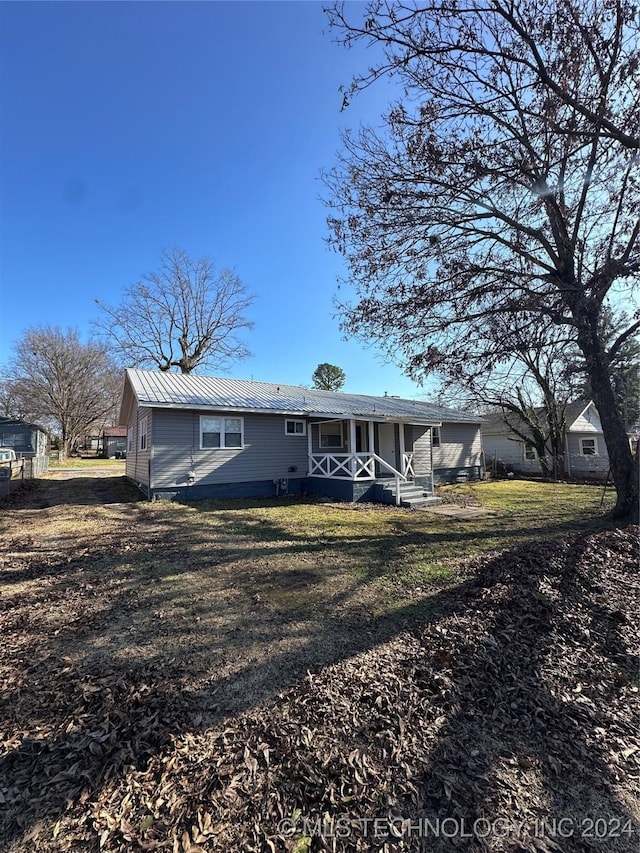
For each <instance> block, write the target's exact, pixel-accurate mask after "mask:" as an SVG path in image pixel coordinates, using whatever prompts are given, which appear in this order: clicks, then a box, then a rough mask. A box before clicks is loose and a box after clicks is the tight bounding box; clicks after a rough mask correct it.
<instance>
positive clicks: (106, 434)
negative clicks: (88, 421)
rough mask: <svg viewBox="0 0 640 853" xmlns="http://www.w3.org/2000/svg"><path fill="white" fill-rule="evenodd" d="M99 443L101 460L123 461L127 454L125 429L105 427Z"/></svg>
mask: <svg viewBox="0 0 640 853" xmlns="http://www.w3.org/2000/svg"><path fill="white" fill-rule="evenodd" d="M101 442H102V444H101V446H102V457H103V459H124V458H125V456H126V453H127V428H126V427H105V428H104V429H103V430H102V439H101Z"/></svg>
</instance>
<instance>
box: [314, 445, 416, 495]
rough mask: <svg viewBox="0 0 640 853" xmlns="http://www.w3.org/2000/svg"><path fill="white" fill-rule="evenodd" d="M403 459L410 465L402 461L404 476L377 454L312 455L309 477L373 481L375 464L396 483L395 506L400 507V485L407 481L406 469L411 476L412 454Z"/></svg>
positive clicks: (407, 454) (406, 454)
mask: <svg viewBox="0 0 640 853" xmlns="http://www.w3.org/2000/svg"><path fill="white" fill-rule="evenodd" d="M404 456H405V457H411V459H410V465H408V464H407V460H405V459H403V463H404V466H405V474H402V473H400V471H398V470H396V468H394V467H393V465H390V464H389V463H388V462H386V461H385V460H384V459H382V457H380V456H378V454H377V453H312V454H311V455H310V456H309V476H310V477H325V478H331V477H344V478H345V479H349V480H375V478H376V462H377V463H378V465H380V466H381V467H382V468H385V469H386V470H387V471H390V472H391V474H392V475H393V477H394V478H395V481H396V504H397V505H398V506H400V483H401V482H403V483H406V482H407V480H408V479H409V475H408V472H407V467H410V470H411V474H412V475H413V454H412V453H405V454H404Z"/></svg>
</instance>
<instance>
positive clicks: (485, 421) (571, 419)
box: [482, 400, 609, 478]
mask: <svg viewBox="0 0 640 853" xmlns="http://www.w3.org/2000/svg"><path fill="white" fill-rule="evenodd" d="M541 411H542V410H541ZM508 417H509V421H510V422H511V423H512V424H513V425H514V426H515V427H516V429H518V430H520V431H521V432H524V433H525V434H526V432H527V427H526V425H525V424H524V423H523V422H522V421H521V420H519V419H518V418H517V417H515V416H514V415H509V416H508ZM564 417H565V421H566V428H565V435H564V447H563V457H564V458H563V460H562V462H563V466H564V472H565V474H566V475H567V476H568V477H593V478H603V477H606V476H607V472H608V471H609V456H608V454H607V447H606V445H605V443H604V435H603V432H602V424H601V423H600V416H599V415H598V410H597V409H596V407H595V405H594V404H593V402H592V401H591V400H577V401H575V402H573V403H568V404H567V406H566V408H565V413H564ZM482 443H483V446H484V452H485V459H486V464H487V466H488V467H490V466H491V464H492V463H494V464H495V462H501V463H502V464H503V465H505V466H506V467H507V468H509V469H511V470H513V471H515V472H517V473H521V474H540V473H541V471H542V466H541V465H540V459H539V458H538V454H537V452H536V450H535V448H534V447H533V445H532V444H529V443H528V442H526V441H524V440H523V439H522V438H520V436H518V435H516V434H515V433H514V432H512V431H511V430H510V429H509V426H508V424H507V422H506V420H505V417H504V415H503V414H502V413H491V414H487V415H483V418H482Z"/></svg>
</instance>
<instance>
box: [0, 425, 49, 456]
mask: <svg viewBox="0 0 640 853" xmlns="http://www.w3.org/2000/svg"><path fill="white" fill-rule="evenodd" d="M47 446H48V436H47V433H46V432H45V431H44V429H42V427H40V426H38V425H37V424H31V423H27V422H26V421H21V420H18V419H16V418H6V417H0V447H10V448H11V449H12V450H14V451H15V454H16V456H17V457H18V458H20V457H23V458H24V459H32V458H33V457H34V456H46V455H47Z"/></svg>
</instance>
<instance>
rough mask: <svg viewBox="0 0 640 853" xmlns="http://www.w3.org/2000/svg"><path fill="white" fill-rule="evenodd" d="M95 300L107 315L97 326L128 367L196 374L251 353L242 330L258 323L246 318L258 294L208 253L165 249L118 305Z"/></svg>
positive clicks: (129, 288) (225, 364)
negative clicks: (197, 254)
mask: <svg viewBox="0 0 640 853" xmlns="http://www.w3.org/2000/svg"><path fill="white" fill-rule="evenodd" d="M96 302H97V304H98V305H99V306H100V308H101V309H102V310H103V312H104V314H105V316H104V317H103V319H101V320H98V321H97V322H96V324H95V325H96V327H97V329H98V331H99V333H100V334H101V335H103V336H105V338H106V339H107V340H109V341H110V342H111V343H112V344H113V345H114V348H115V351H116V353H117V355H118V357H119V358H121V359H122V360H123V361H124V362H125V364H126V365H127V366H132V365H135V366H137V367H144V366H154V367H156V368H158V369H159V370H171V369H172V368H174V367H176V368H179V369H180V371H181V372H182V373H191V372H192V371H193V370H196V368H198V367H203V366H205V365H208V366H210V367H212V368H214V369H226V367H227V365H228V364H229V363H230V362H231V361H235V360H237V359H242V358H246V357H247V356H248V355H250V352H249V350H248V349H247V347H246V346H245V345H244V343H243V342H242V340H241V339H240V336H239V332H241V331H242V330H243V329H251V328H253V323H251V322H250V321H249V320H248V319H247V318H246V312H247V310H248V309H249V307H250V305H251V304H252V302H253V297H252V296H251V295H249V294H248V292H247V289H246V287H245V285H244V284H243V283H242V282H241V281H240V279H239V278H238V276H237V275H236V274H235V273H234V272H232V271H231V270H227V269H223V270H221V271H219V272H218V271H217V269H216V266H215V264H214V262H213V261H212V260H210V259H209V258H206V257H204V258H200V259H199V260H192V259H191V258H190V257H189V256H188V255H187V253H186V252H184V251H183V250H181V249H178V248H173V249H171V250H170V251H164V252H163V253H162V263H161V265H160V268H159V269H158V270H157V272H152V273H149V274H148V275H145V276H143V278H142V280H141V281H138V282H136V283H135V284H132V285H130V286H129V287H127V288H126V290H125V295H124V298H123V299H122V301H121V302H120V304H119V305H118V306H116V307H110V306H108V305H106V304H104V303H103V302H101V301H100V300H96Z"/></svg>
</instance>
